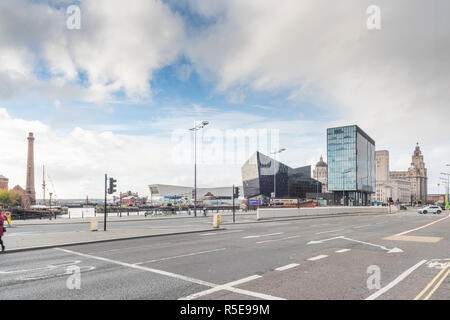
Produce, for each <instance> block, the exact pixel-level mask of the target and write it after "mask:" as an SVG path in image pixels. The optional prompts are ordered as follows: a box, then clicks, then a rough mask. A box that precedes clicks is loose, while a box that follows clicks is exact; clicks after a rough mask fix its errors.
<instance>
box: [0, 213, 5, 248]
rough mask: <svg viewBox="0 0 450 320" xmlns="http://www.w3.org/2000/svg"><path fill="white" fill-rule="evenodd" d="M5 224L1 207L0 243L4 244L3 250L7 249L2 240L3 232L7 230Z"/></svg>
mask: <svg viewBox="0 0 450 320" xmlns="http://www.w3.org/2000/svg"><path fill="white" fill-rule="evenodd" d="M4 224H5V217H4V216H3V212H2V209H0V245H1V246H2V252H4V251H5V245H4V244H3V240H2V237H3V232H4V230H5V226H4Z"/></svg>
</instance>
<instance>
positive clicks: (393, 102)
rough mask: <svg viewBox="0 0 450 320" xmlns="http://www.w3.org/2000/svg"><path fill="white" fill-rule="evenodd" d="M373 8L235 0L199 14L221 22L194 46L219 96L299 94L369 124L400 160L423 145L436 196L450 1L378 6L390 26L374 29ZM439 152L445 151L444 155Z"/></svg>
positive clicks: (347, 119) (447, 96)
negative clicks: (371, 26)
mask: <svg viewBox="0 0 450 320" xmlns="http://www.w3.org/2000/svg"><path fill="white" fill-rule="evenodd" d="M370 4H372V2H370V1H360V0H355V1H352V0H348V1H339V2H335V3H331V2H329V1H322V0H312V1H296V0H286V1H282V2H279V1H271V0H254V1H251V0H249V1H245V2H243V1H239V0H230V1H227V2H226V5H225V8H222V10H221V11H214V10H212V9H211V5H210V2H209V1H196V2H195V5H193V6H192V8H194V9H197V10H198V12H200V13H203V12H208V13H209V14H212V15H216V16H217V17H218V19H217V23H215V24H213V25H210V26H208V27H207V28H205V29H203V30H202V31H201V32H200V33H199V35H198V36H197V38H196V39H195V40H196V41H194V42H192V43H191V44H190V47H189V50H188V52H189V55H190V57H191V59H192V60H193V61H194V63H195V65H196V67H197V68H198V69H199V70H202V72H203V73H204V74H208V73H213V74H215V75H216V77H217V79H218V90H221V91H225V92H227V91H228V92H230V91H231V92H232V95H231V97H234V96H235V95H236V92H237V93H238V95H239V96H240V97H241V98H240V99H242V94H243V92H244V93H245V91H246V90H247V88H251V89H253V90H256V91H259V92H268V91H269V92H272V91H275V92H276V90H280V89H283V90H290V91H291V98H292V99H293V100H296V101H298V102H302V101H304V100H306V101H308V100H313V101H319V102H320V103H322V104H323V106H324V107H327V108H328V110H329V111H330V112H331V113H336V120H337V121H336V122H335V124H336V125H338V124H351V123H357V124H359V125H360V126H361V127H362V128H363V129H364V130H365V131H367V132H368V133H369V134H370V135H371V136H372V137H373V138H374V139H375V140H376V142H377V145H378V146H380V147H382V148H387V149H389V150H390V151H391V158H392V159H393V167H395V169H404V170H406V168H407V167H408V166H409V163H410V161H407V162H405V163H402V165H401V166H402V167H401V168H398V165H397V163H398V161H397V159H398V158H400V157H403V155H404V154H408V155H411V154H412V152H413V149H414V146H415V143H416V142H417V141H418V142H420V144H421V146H422V149H423V151H424V156H425V161H426V162H427V164H428V168H429V169H430V170H429V175H430V178H431V181H430V190H433V189H432V186H433V185H434V183H435V180H437V175H439V171H440V170H441V167H442V164H443V163H444V162H445V160H443V159H445V158H446V159H450V147H449V146H448V143H446V142H445V139H443V138H444V137H446V136H448V132H447V128H446V126H445V123H443V119H447V118H449V117H450V109H449V108H448V106H447V104H446V102H447V101H450V45H449V42H448V39H449V38H450V22H449V20H448V19H447V12H449V10H450V3H449V2H448V1H445V0H442V1H435V3H434V4H433V5H432V6H430V5H429V4H427V3H424V2H423V1H394V2H393V1H383V0H382V1H378V3H377V5H378V6H379V7H380V8H381V15H382V16H381V18H382V29H381V30H379V31H369V30H367V28H366V19H367V17H368V16H367V14H366V8H367V6H368V5H370ZM436 150H440V151H439V152H437V151H436Z"/></svg>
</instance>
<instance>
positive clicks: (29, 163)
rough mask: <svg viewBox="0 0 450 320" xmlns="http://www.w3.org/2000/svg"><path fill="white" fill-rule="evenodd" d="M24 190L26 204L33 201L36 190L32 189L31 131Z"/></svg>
mask: <svg viewBox="0 0 450 320" xmlns="http://www.w3.org/2000/svg"><path fill="white" fill-rule="evenodd" d="M25 191H26V194H27V196H28V201H27V202H28V203H27V206H29V205H30V204H33V203H35V201H36V191H35V189H34V136H33V133H32V132H30V133H29V134H28V159H27V186H26V189H25Z"/></svg>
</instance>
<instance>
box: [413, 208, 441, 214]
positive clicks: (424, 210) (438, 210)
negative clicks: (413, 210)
mask: <svg viewBox="0 0 450 320" xmlns="http://www.w3.org/2000/svg"><path fill="white" fill-rule="evenodd" d="M417 212H419V213H420V214H422V213H423V214H427V213H434V214H436V213H437V214H441V212H442V208H441V207H439V206H427V207H423V208H420V209H419V210H417Z"/></svg>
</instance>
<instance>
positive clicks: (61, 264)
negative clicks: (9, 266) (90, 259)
mask: <svg viewBox="0 0 450 320" xmlns="http://www.w3.org/2000/svg"><path fill="white" fill-rule="evenodd" d="M79 263H81V260H75V261H68V262H61V263H59V264H49V265H47V266H45V267H40V268H33V269H16V270H8V271H1V270H0V274H14V273H27V272H36V271H41V270H54V269H57V268H61V267H68V266H72V265H75V264H79Z"/></svg>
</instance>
